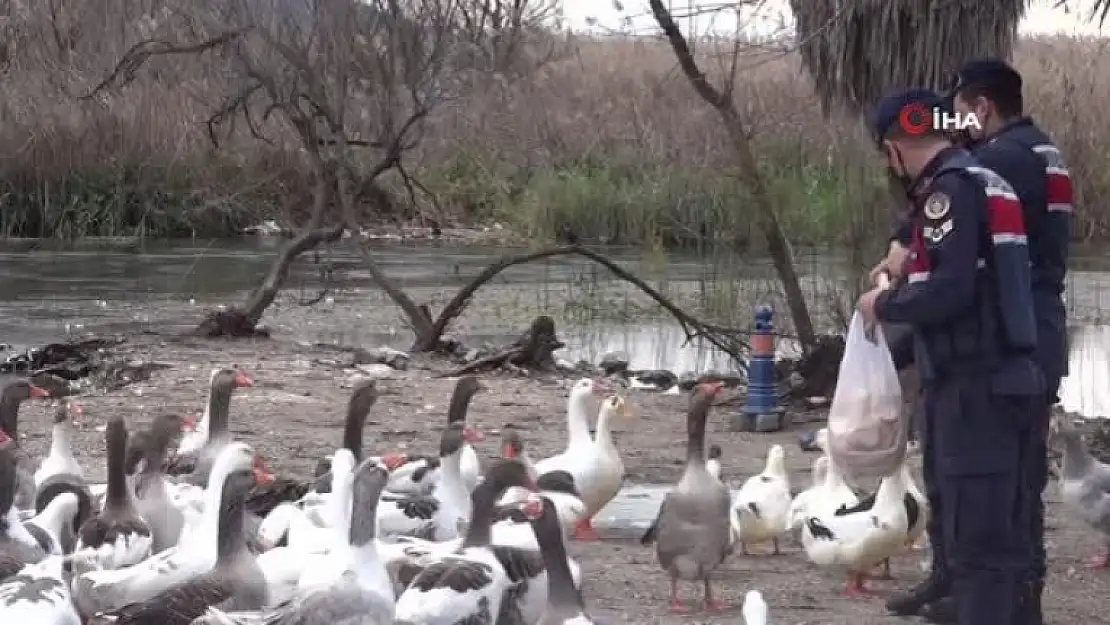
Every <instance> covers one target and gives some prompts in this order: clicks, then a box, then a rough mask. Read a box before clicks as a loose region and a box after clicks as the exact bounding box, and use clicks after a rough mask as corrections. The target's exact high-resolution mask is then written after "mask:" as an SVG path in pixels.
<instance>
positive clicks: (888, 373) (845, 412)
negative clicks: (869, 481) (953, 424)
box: [828, 311, 909, 479]
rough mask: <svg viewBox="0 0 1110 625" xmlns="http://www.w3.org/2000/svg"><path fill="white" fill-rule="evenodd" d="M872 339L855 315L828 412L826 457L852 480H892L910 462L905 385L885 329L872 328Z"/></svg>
mask: <svg viewBox="0 0 1110 625" xmlns="http://www.w3.org/2000/svg"><path fill="white" fill-rule="evenodd" d="M873 338H874V342H872V341H871V340H869V339H868V337H867V331H866V328H865V324H864V321H863V317H862V316H861V315H860V313H859V311H857V312H856V313H855V314H854V315H853V316H852V323H851V325H850V326H849V327H848V338H847V339H846V340H845V346H844V360H842V361H841V363H840V375H839V377H838V378H837V381H836V392H835V393H834V394H833V400H832V406H831V408H830V410H829V425H828V428H829V429H828V447H829V449H828V453H829V456H830V458H831V459H832V461H833V463H834V464H835V465H836V467H837V469H838V470H840V471H841V472H843V473H844V474H845V475H846V476H847V477H849V478H851V479H859V478H875V477H886V476H888V475H892V474H893V473H894V472H895V471H897V470H898V468H899V467H900V466H901V464H902V461H903V460H904V459H905V457H906V440H907V437H908V435H909V432H908V430H909V424H908V420H907V419H906V418H905V416H904V414H903V409H902V385H901V383H900V382H899V379H898V371H897V370H896V369H895V368H894V360H893V359H892V358H891V355H890V348H888V347H887V343H886V339H885V338H884V337H883V330H882V328H881V327H876V328H875V329H874V335H873Z"/></svg>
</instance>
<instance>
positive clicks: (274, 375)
mask: <svg viewBox="0 0 1110 625" xmlns="http://www.w3.org/2000/svg"><path fill="white" fill-rule="evenodd" d="M121 350H122V351H123V352H130V354H131V355H132V356H133V357H135V358H142V359H153V360H156V361H159V362H165V363H167V364H170V365H172V368H171V369H168V370H166V371H160V372H157V373H156V374H155V377H154V378H152V379H151V380H150V381H148V382H145V383H141V384H136V385H132V386H130V387H126V388H124V389H121V390H119V391H114V392H112V393H110V394H107V395H92V396H85V397H81V398H80V400H79V401H80V402H81V403H82V405H83V407H84V409H85V415H86V417H85V423H84V424H83V425H82V429H81V431H80V433H79V435H78V445H79V449H78V453H79V459H80V460H81V461H82V462H83V463H84V465H85V466H86V468H87V470H88V472H89V476H90V477H92V478H93V479H102V477H103V473H104V462H103V442H102V441H103V439H102V436H103V434H101V433H99V432H98V431H97V427H98V426H101V425H103V422H104V420H105V418H106V417H107V416H108V415H110V414H113V413H123V414H124V415H126V417H127V418H128V419H129V420H131V421H133V422H143V421H146V420H147V419H149V418H151V417H152V416H154V415H155V414H157V413H159V412H162V411H186V412H192V413H197V412H199V411H200V410H201V409H202V407H203V406H202V404H203V401H204V397H205V386H206V383H207V380H208V371H209V370H210V369H211V368H212V367H213V366H225V365H229V364H237V365H239V366H240V367H242V368H243V369H245V370H246V371H248V372H249V373H250V374H251V375H252V376H253V377H254V379H255V386H254V387H253V388H249V389H244V390H241V391H239V392H237V393H236V395H235V396H234V398H233V400H232V419H231V427H232V430H233V431H234V433H235V434H236V435H237V436H238V437H240V438H241V439H242V440H244V441H246V442H247V443H249V444H251V445H253V446H254V447H255V448H256V450H258V451H259V452H260V453H262V454H263V455H264V456H265V457H266V458H267V460H268V462H269V463H270V465H271V466H272V468H273V469H275V472H276V473H278V474H279V475H284V476H289V477H296V476H308V475H309V474H310V472H311V470H312V468H313V466H314V465H315V462H316V459H317V458H318V457H320V456H321V455H323V454H325V453H329V452H330V451H332V450H334V448H335V447H336V446H337V445H338V443H339V438H340V429H341V424H342V418H343V412H344V408H345V405H346V401H347V394H348V392H349V389H350V386H351V382H352V380H353V376H352V372H351V371H347V370H342V369H336V368H333V367H329V366H326V365H324V364H321V363H320V361H322V360H323V361H326V360H331V359H333V358H334V357H335V354H334V353H333V352H329V351H326V350H322V349H319V348H313V347H305V346H301V345H297V344H293V343H290V342H283V341H280V340H274V341H238V342H210V341H202V340H191V339H190V340H187V341H182V340H179V339H174V340H166V339H160V338H157V337H149V336H146V337H135V338H134V339H133V340H132V341H130V342H129V343H127V344H125V345H124V346H123V347H122V348H121ZM446 367H447V365H446V364H445V363H436V362H432V363H414V364H413V366H412V368H411V369H410V370H409V371H405V372H396V373H395V375H393V376H392V377H390V378H387V379H383V380H382V381H381V382H380V384H379V387H380V388H381V389H382V392H383V396H382V399H381V400H380V401H379V402H378V405H377V406H376V407H375V409H374V411H373V412H372V413H371V415H370V418H369V420H368V424H367V433H366V444H367V447H368V449H371V450H381V451H384V450H388V449H397V448H411V449H415V450H432V449H434V448H435V443H436V439H437V436H438V431H439V427H440V425H441V424H442V423H443V422H444V421H445V404H446V402H447V399H448V397H449V395H450V392H451V388H452V386H453V384H454V380H452V379H433V378H432V376H433V375H434V374H435V373H436V372H437V371H442V370H445V369H446ZM485 381H486V384H487V386H488V388H489V391H487V392H485V393H482V394H480V395H478V396H477V397H476V398H475V400H474V403H473V405H472V409H471V421H472V423H474V424H475V425H476V426H478V427H479V428H482V429H484V430H486V431H487V432H490V431H496V430H497V429H498V428H500V427H502V426H504V425H505V424H506V423H514V424H516V425H517V426H518V427H520V428H521V429H523V430H524V432H525V434H526V439H527V444H528V446H529V449H530V453H531V455H532V456H533V457H544V456H547V455H549V454H552V453H555V452H558V451H561V449H562V447H563V444H564V441H565V425H564V423H565V421H564V418H565V417H564V415H565V397H566V387H567V384H566V382H565V381H558V380H551V381H541V380H528V379H519V378H511V377H508V376H503V375H493V376H487V377H486V378H485ZM633 397H634V406H635V409H636V410H635V415H634V416H633V417H631V418H630V419H629V420H627V421H624V422H618V423H616V424H615V433H614V437H615V439H616V440H617V444H618V446H619V447H620V448H621V449H622V451H623V456H624V462H625V465H626V467H627V471H628V477H627V479H628V480H629V481H631V482H637V483H662V484H666V483H670V482H673V481H674V480H675V479H677V477H678V475H679V472H680V470H681V461H682V460H681V459H682V454H683V445H684V425H683V423H684V422H683V418H684V417H683V414H684V412H683V409H684V407H685V404H686V401H687V398H686V397H685V396H665V395H655V394H644V393H641V394H636V395H634V396H633ZM729 410H730V408H729V407H728V406H723V407H721V408H719V409H718V410H716V411H715V414H714V415H713V417H712V421H711V425H710V439H711V442H714V443H717V444H719V445H721V447H722V448H723V450H724V466H725V473H726V477H728V478H729V479H731V480H732V481H733V482H734V483H736V484H738V483H739V482H740V481H742V480H743V479H744V478H745V477H747V476H749V475H751V474H753V473H756V472H758V471H759V470H760V469H761V467H762V462H763V455H764V453H765V450H766V448H767V447H768V445H770V444H771V443H772V442H781V443H785V447H786V452H787V462H788V468H789V469H790V470H791V472H792V477H793V479H794V480H795V481H796V484H797V485H799V486H801V485H804V484H807V483H808V481H809V479H810V478H809V469H808V467H809V464H810V463H811V462H812V456H810V455H807V454H804V453H802V452H801V451H799V450H798V448H797V447H796V446H795V445H794V443H793V441H794V433H791V432H787V433H781V434H774V435H768V434H743V433H730V432H728V428H727V421H728V416H727V415H728V411H729ZM48 423H49V416H48V409H47V406H45V405H44V404H41V403H39V404H29V405H26V406H25V408H24V410H23V413H22V418H21V420H20V431H21V434H22V435H23V436H24V437H25V443H24V444H25V445H26V446H27V448H28V449H29V450H31V451H32V452H36V453H45V451H46V449H47V447H48V445H49V438H48V432H49V428H48ZM798 427H807V426H804V425H803V426H798ZM808 427H814V426H808ZM496 450H497V437H496V436H489V437H488V438H487V440H486V441H485V442H484V443H481V444H480V445H479V451H480V453H482V454H484V455H490V456H491V455H493V454H495V453H496ZM1049 500H1050V502H1051V503H1050V507H1049V511H1050V519H1049V527H1050V530H1049V535H1048V550H1049V554H1050V565H1051V580H1050V590H1049V593H1048V597H1047V611H1048V614H1049V622H1051V623H1065V622H1071V623H1094V622H1098V621H1099V620H1101V614H1102V613H1103V611H1104V609H1105V599H1104V598H1105V597H1106V596H1107V595H1110V572H1092V571H1088V570H1086V569H1084V568H1083V564H1082V560H1083V559H1084V558H1086V557H1089V556H1090V555H1092V554H1094V553H1096V552H1098V550H1099V549H1100V548H1101V543H1100V539H1099V537H1098V536H1097V535H1096V534H1095V533H1094V532H1093V531H1091V530H1088V529H1087V528H1085V527H1084V526H1083V525H1082V524H1081V522H1079V521H1078V520H1076V519H1074V518H1073V517H1071V516H1069V515H1067V514H1066V513H1065V512H1064V511H1063V510H1062V508H1061V507H1060V505H1059V496H1058V493H1057V492H1056V489H1055V488H1054V487H1052V488H1050V490H1049ZM756 549H758V547H757V548H755V549H753V551H755V550H756ZM785 551H786V552H785V554H784V555H780V556H770V555H753V556H748V557H741V556H735V557H732V558H730V559H729V560H728V561H727V562H726V564H725V566H724V567H723V568H722V570H720V571H719V573H718V575H717V579H718V581H717V588H718V591H719V593H721V595H722V596H723V597H724V598H726V599H727V600H729V601H731V602H732V603H733V605H735V606H736V607H735V608H733V609H730V610H728V611H726V612H724V613H721V614H718V615H698V614H695V615H688V616H672V615H668V614H666V612H665V609H664V608H665V602H666V597H667V592H668V587H667V581H666V578H665V576H664V575H663V574H662V573H661V571H660V570H659V569H658V567H657V565H656V563H655V554H654V551H653V550H650V549H647V548H643V547H641V546H640V545H639V543H638V542H636V541H635V540H633V539H631V538H630V537H627V536H626V537H618V538H614V539H606V540H605V541H603V542H600V543H576V544H573V545H572V546H571V553H572V555H574V556H575V557H577V558H579V561H580V563H581V565H582V568H583V572H584V576H585V580H586V581H585V584H584V589H585V596H586V600H587V603H588V605H589V606H590V608H591V610H592V611H593V612H594V613H595V615H596V616H597V617H599V618H604V619H607V620H608V621H609V622H613V623H640V624H646V623H660V624H678V623H739V622H741V620H740V616H739V602H740V601H741V600H742V597H743V595H744V594H745V593H746V592H747V591H748V590H750V589H759V590H761V591H762V592H763V594H764V596H765V598H766V600H767V602H768V604H769V605H770V606H771V613H772V622H773V623H776V624H784V625H819V624H821V625H825V624H827V625H838V624H842V623H843V624H848V623H852V624H853V625H867V624H876V625H878V624H886V623H899V622H907V621H906V620H904V619H897V618H893V617H889V616H886V615H885V614H884V610H883V608H882V605H881V600H879V599H875V600H853V599H846V598H842V597H841V596H840V595H839V591H840V588H841V586H842V579H841V578H839V577H838V576H836V575H834V574H832V573H826V572H822V571H819V570H816V569H815V568H814V567H812V566H810V565H809V564H808V563H807V562H806V560H805V558H804V555H803V554H802V553H801V551H800V549H799V548H798V547H797V546H794V545H791V546H788V547H787V549H786V550H785ZM756 553H760V552H759V551H756ZM768 553H769V551H768ZM919 561H920V554H907V555H906V556H904V557H901V558H897V559H896V560H895V562H894V575H895V577H896V581H890V582H878V583H877V584H876V586H875V588H876V589H877V590H878V592H879V593H881V594H886V593H888V592H889V591H890V590H892V589H895V588H899V587H904V586H906V585H909V584H911V583H914V582H916V581H917V580H918V579H920V578H921V576H922V573H921V572H920V569H919V567H918V563H919ZM687 592H688V593H696V592H698V590H697V589H696V588H694V587H688V588H687ZM689 596H691V598H692V597H693V596H694V595H693V594H691V595H689ZM909 622H914V621H913V620H912V619H911V620H909Z"/></svg>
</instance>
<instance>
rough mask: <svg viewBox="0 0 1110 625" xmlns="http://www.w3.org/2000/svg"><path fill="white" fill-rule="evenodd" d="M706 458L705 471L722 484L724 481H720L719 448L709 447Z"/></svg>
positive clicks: (717, 446)
mask: <svg viewBox="0 0 1110 625" xmlns="http://www.w3.org/2000/svg"><path fill="white" fill-rule="evenodd" d="M707 458H708V459H707V460H706V461H705V470H706V471H709V474H710V475H712V476H713V477H715V478H717V479H718V480H720V481H721V483H724V480H722V479H721V446H720V445H710V446H709V454H708V456H707Z"/></svg>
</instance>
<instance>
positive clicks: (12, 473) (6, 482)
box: [0, 430, 46, 581]
mask: <svg viewBox="0 0 1110 625" xmlns="http://www.w3.org/2000/svg"><path fill="white" fill-rule="evenodd" d="M10 442H11V439H9V438H8V435H7V434H6V433H5V432H4V430H0V581H3V580H5V579H7V578H9V577H11V576H12V575H15V574H17V573H19V571H21V570H23V567H25V566H27V565H28V564H35V563H37V562H41V561H42V560H43V559H44V558H45V557H46V552H45V551H44V550H43V549H42V547H41V546H39V544H38V541H36V540H35V537H34V536H32V535H31V533H30V532H28V531H27V529H26V528H25V527H23V524H22V523H21V522H20V520H19V511H18V510H17V509H16V508H15V506H14V505H13V501H14V500H15V495H16V484H17V480H18V479H19V478H18V476H17V475H16V473H17V471H18V467H19V458H18V456H17V454H16V451H17V450H16V449H14V448H13V447H12V446H11V445H10V444H9V443H10Z"/></svg>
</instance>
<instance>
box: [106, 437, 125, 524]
mask: <svg viewBox="0 0 1110 625" xmlns="http://www.w3.org/2000/svg"><path fill="white" fill-rule="evenodd" d="M107 455H108V458H107V465H108V489H107V492H106V493H105V495H104V499H105V503H106V505H115V506H119V505H123V504H124V503H125V502H126V501H127V430H126V429H124V427H123V424H122V422H118V423H117V422H113V423H109V424H108V450H107Z"/></svg>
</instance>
